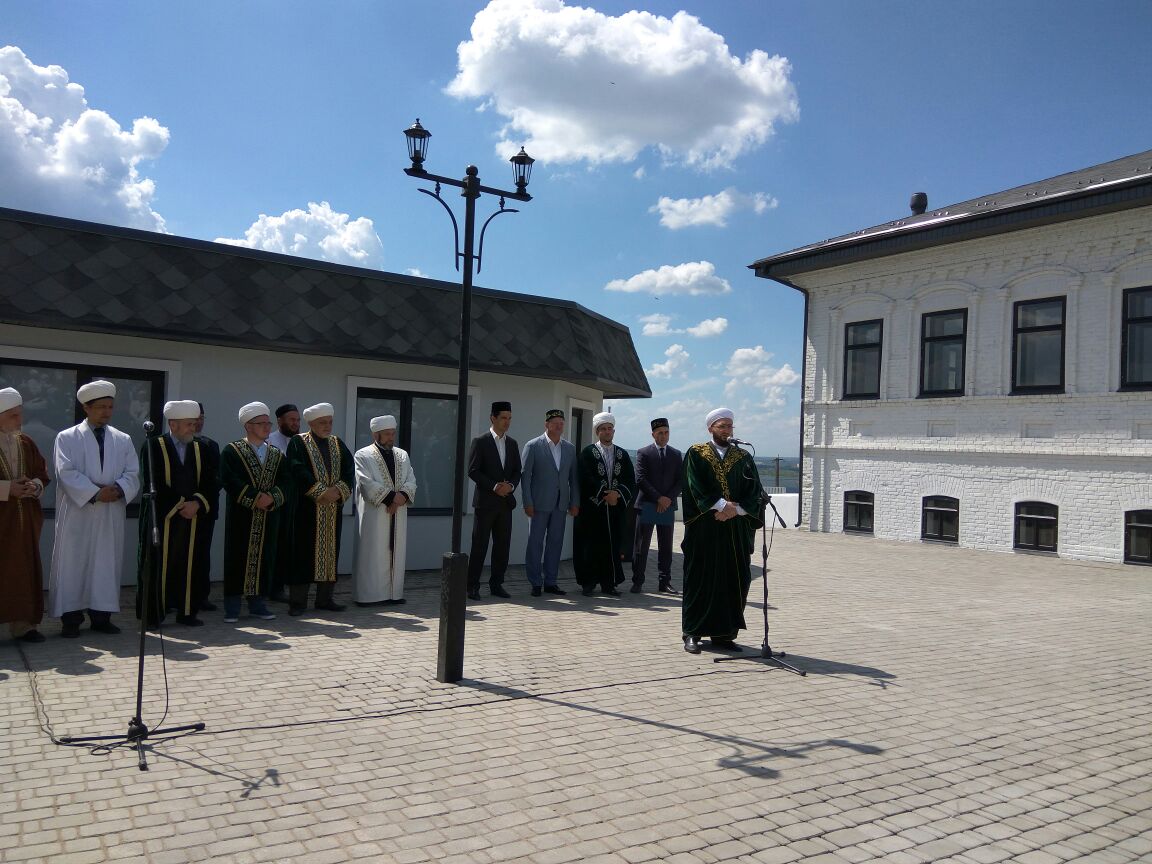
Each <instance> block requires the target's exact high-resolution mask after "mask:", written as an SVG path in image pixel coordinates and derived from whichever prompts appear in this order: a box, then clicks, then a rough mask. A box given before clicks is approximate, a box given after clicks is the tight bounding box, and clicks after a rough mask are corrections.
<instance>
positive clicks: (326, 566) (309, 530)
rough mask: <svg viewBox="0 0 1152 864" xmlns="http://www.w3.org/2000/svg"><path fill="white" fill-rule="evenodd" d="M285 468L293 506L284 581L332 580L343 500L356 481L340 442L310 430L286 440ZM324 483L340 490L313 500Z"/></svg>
mask: <svg viewBox="0 0 1152 864" xmlns="http://www.w3.org/2000/svg"><path fill="white" fill-rule="evenodd" d="M288 470H289V471H290V472H291V474H292V484H293V487H294V493H293V494H294V496H295V501H296V510H295V513H294V515H293V525H292V535H293V536H292V570H291V571H290V572H289V573H288V579H287V582H288V584H289V585H310V584H312V583H313V582H335V581H336V564H337V562H338V561H339V559H340V534H341V528H342V525H343V522H344V516H343V512H342V511H343V509H344V502H345V501H347V500H348V499H349V498H350V497H351V495H352V489H353V487H355V485H356V466H355V463H354V462H353V461H352V454H351V453H350V452H349V451H348V448H347V447H345V446H344V442H343V441H341V440H340V439H339V438H337V437H336V436H335V435H329V436H328V437H327V438H317V437H315V436H314V435H313V434H312V433H311V432H306V433H304V434H303V435H297V436H296V437H294V438H293V439H292V440H291V442H289V444H288ZM330 487H335V488H336V489H337V490H339V492H340V497H339V498H338V499H337V500H335V501H329V502H327V503H325V504H319V503H317V499H318V498H319V497H320V496H321V495H322V494H323V493H324V491H325V490H326V489H328V488H330Z"/></svg>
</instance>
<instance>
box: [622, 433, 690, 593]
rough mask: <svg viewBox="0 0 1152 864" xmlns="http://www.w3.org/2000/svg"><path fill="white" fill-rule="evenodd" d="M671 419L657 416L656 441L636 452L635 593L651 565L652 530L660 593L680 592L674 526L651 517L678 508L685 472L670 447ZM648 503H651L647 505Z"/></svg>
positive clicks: (679, 457)
mask: <svg viewBox="0 0 1152 864" xmlns="http://www.w3.org/2000/svg"><path fill="white" fill-rule="evenodd" d="M668 435H669V430H668V420H667V418H664V417H658V418H656V419H655V420H653V421H652V440H653V442H654V443H652V444H649V445H648V446H647V447H641V448H640V449H639V450H638V451H636V486H637V488H638V489H639V492H638V493H637V495H636V509H637V510H638V511H639V512H638V513H637V514H636V539H635V545H634V546H633V547H632V593H633V594H639V593H640V592H641V591H643V590H644V569H645V567H646V566H647V564H648V548H649V547H650V546H651V545H652V529H653V528H655V529H656V545H657V547H658V549H659V552H658V557H657V559H656V567H657V569H658V571H659V573H660V583H659V585H660V593H661V594H679V593H680V592H679V591H677V590H676V589H675V588H673V587H672V577H671V569H672V532H673V529H674V528H675V525H674V524H673V523H672V522H671V521H669V522H667V524H659V525H658V524H654V522H653V521H652V519H653V518H654V514H655V518H658V519H663V518H665V517H664V514H667V513H668V512H669V511H672V512H673V513H674V512H675V511H676V499H677V498H679V497H680V485H681V482H682V479H681V478H682V476H683V471H684V454H682V453H681V452H680V451H679V450H677V449H676V448H675V447H669V446H668ZM645 505H649V506H647V507H646V506H645Z"/></svg>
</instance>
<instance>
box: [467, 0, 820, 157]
mask: <svg viewBox="0 0 1152 864" xmlns="http://www.w3.org/2000/svg"><path fill="white" fill-rule="evenodd" d="M791 71H792V70H791V66H790V64H789V62H788V60H787V59H785V58H783V57H778V56H770V55H768V54H767V53H765V52H764V51H761V50H759V49H757V50H754V51H752V52H750V53H749V54H748V55H747V56H745V57H743V58H740V57H737V56H735V55H733V54H732V53H731V51H730V50H729V48H728V45H727V44H726V43H725V41H724V38H723V37H722V36H721V35H720V34H718V33H715V32H714V31H712V30H710V29H709V28H708V27H706V26H705V25H704V24H702V23H701V22H700V19H698V18H696V17H695V16H693V15H689V14H688V13H687V12H677V13H676V14H675V15H673V16H672V17H671V18H666V17H663V16H661V15H654V14H652V13H650V12H639V11H632V12H625V13H624V14H622V15H619V16H611V15H605V14H603V13H601V12H597V11H596V10H595V9H591V8H586V7H583V6H569V5H567V4H565V3H564V2H563V0H492V2H490V3H489V4H488V5H487V6H486V7H485V8H484V9H482V10H480V12H478V13H477V14H476V17H475V19H474V20H473V22H472V30H471V39H469V40H468V41H467V42H462V43H460V45H459V47H458V48H457V74H456V77H455V78H454V79H453V80H452V82H451V83H450V84H449V85H448V87H447V88H446V89H447V92H448V93H449V94H450V95H452V96H455V97H457V98H459V99H473V100H479V101H480V102H481V103H482V105H483V106H484V107H486V108H491V109H492V110H494V111H495V112H496V113H498V114H499V115H500V116H501V117H503V118H505V119H506V120H507V122H506V124H505V126H504V128H503V130H502V140H501V142H500V145H499V147H498V152H499V153H501V154H503V155H505V158H507V155H508V154H507V153H505V151H508V153H514V152H515V150H516V147H519V146H520V145H524V146H525V147H526V148H527V149H528V152H529V153H531V154H532V155H533V156H534V157H536V158H537V159H540V160H542V161H544V162H549V163H553V164H557V163H562V162H579V161H585V162H589V163H593V164H595V163H601V162H628V161H631V160H633V159H635V158H636V157H637V156H638V155H639V154H640V153H641V151H643V150H645V149H647V148H653V149H655V150H657V151H658V152H659V153H660V154H661V155H662V156H663V158H664V159H665V160H667V161H669V162H676V163H681V164H685V165H691V166H697V167H700V168H719V167H726V166H728V165H730V164H731V163H732V162H733V160H735V159H736V158H737V157H739V156H741V155H742V154H744V153H747V152H749V151H751V150H754V149H755V148H757V147H759V146H760V145H761V144H763V143H764V142H765V141H766V140H767V139H768V138H769V137H770V136H771V135H772V134H773V132H774V130H775V127H776V124H778V123H782V122H789V121H792V120H795V119H796V117H797V116H798V113H799V108H798V103H797V100H796V92H795V88H794V87H793V85H792V81H791V80H790V78H789V76H790V74H791Z"/></svg>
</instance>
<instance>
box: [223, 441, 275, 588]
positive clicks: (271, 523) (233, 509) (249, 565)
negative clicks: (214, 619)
mask: <svg viewBox="0 0 1152 864" xmlns="http://www.w3.org/2000/svg"><path fill="white" fill-rule="evenodd" d="M220 484H221V485H222V486H223V487H224V500H225V515H224V594H225V595H226V596H230V597H253V596H257V597H267V596H268V588H269V583H270V581H271V578H272V572H273V570H274V568H275V566H276V544H277V540H278V538H279V534H280V518H281V514H282V513H283V510H284V504H285V501H286V500H287V499H286V496H287V487H288V459H287V458H286V457H285V455H284V454H283V453H281V452H280V451H279V450H278V449H276V448H275V447H273V446H272V445H271V444H269V445H268V453H267V455H266V456H265V457H264V464H263V465H261V464H260V459H259V458H258V457H257V456H256V450H255V449H254V448H253V447H252V445H251V444H250V443H248V441H247V440H246V439H243V438H241V439H240V440H239V441H233V442H232V443H231V444H228V445H227V446H226V447H225V448H224V449H223V451H221V453H220ZM261 492H264V493H266V494H268V495H271V496H272V506H271V507H270V508H268V509H267V510H260V509H257V507H256V496H257V495H259V494H260V493H261Z"/></svg>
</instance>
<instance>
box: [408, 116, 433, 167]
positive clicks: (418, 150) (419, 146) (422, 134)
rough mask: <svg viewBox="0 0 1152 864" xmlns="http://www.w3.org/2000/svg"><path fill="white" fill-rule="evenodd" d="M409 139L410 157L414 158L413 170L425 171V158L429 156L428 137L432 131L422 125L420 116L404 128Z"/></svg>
mask: <svg viewBox="0 0 1152 864" xmlns="http://www.w3.org/2000/svg"><path fill="white" fill-rule="evenodd" d="M404 137H405V138H407V139H408V158H409V159H411V160H412V170H413V171H417V172H420V173H423V171H424V160H425V159H426V158H427V157H428V139H429V138H431V137H432V133H431V132H429V131H428V130H427V129H425V128H424V127H423V126H421V125H420V118H419V117H417V118H416V122H415V123H413V124H412V125H411V126H409V127H408V128H407V129H405V130H404Z"/></svg>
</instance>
